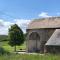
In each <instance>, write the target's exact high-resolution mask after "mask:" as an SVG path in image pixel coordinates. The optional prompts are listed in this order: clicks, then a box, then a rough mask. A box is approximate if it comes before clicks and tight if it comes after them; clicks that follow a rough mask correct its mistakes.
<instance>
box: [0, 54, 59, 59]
mask: <svg viewBox="0 0 60 60" xmlns="http://www.w3.org/2000/svg"><path fill="white" fill-rule="evenodd" d="M8 59H9V60H60V55H39V54H37V55H29V54H11V55H3V56H0V60H8Z"/></svg>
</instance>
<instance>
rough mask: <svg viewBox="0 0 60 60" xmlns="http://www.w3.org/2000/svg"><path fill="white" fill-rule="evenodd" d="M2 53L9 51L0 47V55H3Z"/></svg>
mask: <svg viewBox="0 0 60 60" xmlns="http://www.w3.org/2000/svg"><path fill="white" fill-rule="evenodd" d="M4 54H9V52H7V51H6V50H4V49H3V48H2V47H0V55H4Z"/></svg>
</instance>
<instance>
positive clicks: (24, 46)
mask: <svg viewBox="0 0 60 60" xmlns="http://www.w3.org/2000/svg"><path fill="white" fill-rule="evenodd" d="M0 46H1V47H2V48H4V49H5V50H6V51H9V52H13V51H14V47H11V46H10V45H9V44H8V41H3V42H0ZM16 47H17V48H16V50H17V51H18V50H20V49H23V50H25V49H26V42H25V43H24V44H22V45H21V46H16Z"/></svg>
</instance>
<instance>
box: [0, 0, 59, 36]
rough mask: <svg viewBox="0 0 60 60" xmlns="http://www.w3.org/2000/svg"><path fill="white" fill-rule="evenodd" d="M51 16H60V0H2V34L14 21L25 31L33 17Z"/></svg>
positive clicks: (0, 31)
mask: <svg viewBox="0 0 60 60" xmlns="http://www.w3.org/2000/svg"><path fill="white" fill-rule="evenodd" d="M51 16H60V0H0V35H1V34H8V28H9V27H10V25H12V24H14V23H16V24H18V25H19V26H20V27H21V28H22V30H23V32H24V33H25V32H26V28H27V25H28V24H29V23H30V22H31V21H32V19H35V18H43V17H51Z"/></svg>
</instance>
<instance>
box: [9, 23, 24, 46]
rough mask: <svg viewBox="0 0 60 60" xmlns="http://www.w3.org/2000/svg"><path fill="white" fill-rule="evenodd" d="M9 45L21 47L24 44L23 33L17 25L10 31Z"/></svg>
mask: <svg viewBox="0 0 60 60" xmlns="http://www.w3.org/2000/svg"><path fill="white" fill-rule="evenodd" d="M8 35H9V44H10V45H11V46H16V45H21V44H22V43H23V42H24V35H23V31H22V30H21V29H20V27H18V25H17V24H14V25H12V26H11V28H10V29H9V34H8Z"/></svg>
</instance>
